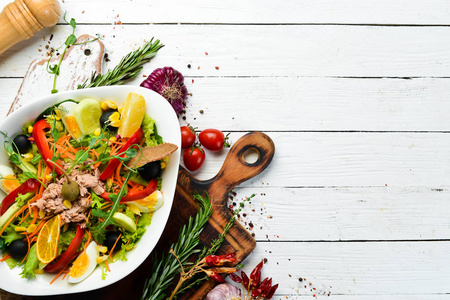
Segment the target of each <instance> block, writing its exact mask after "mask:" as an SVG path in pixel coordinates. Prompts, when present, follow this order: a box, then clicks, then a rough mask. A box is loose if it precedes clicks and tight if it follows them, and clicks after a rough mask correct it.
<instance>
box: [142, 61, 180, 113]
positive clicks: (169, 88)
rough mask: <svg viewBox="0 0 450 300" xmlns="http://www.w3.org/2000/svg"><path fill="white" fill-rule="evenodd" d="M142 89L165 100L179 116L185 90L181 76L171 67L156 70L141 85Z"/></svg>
mask: <svg viewBox="0 0 450 300" xmlns="http://www.w3.org/2000/svg"><path fill="white" fill-rule="evenodd" d="M141 86H142V87H145V88H148V89H151V90H153V91H155V92H157V93H158V94H160V95H162V96H163V97H164V98H166V100H167V101H169V103H170V104H171V105H172V107H173V109H174V110H175V112H176V113H177V114H179V113H180V112H181V111H182V110H183V107H184V105H185V102H184V101H185V100H186V98H187V89H186V86H185V85H184V77H183V75H182V74H181V73H180V72H178V71H177V70H175V69H174V68H172V67H164V68H160V69H156V70H155V71H153V72H152V74H150V76H148V77H147V78H146V79H145V80H144V81H143V82H142V83H141Z"/></svg>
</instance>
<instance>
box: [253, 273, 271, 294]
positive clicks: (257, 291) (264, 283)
mask: <svg viewBox="0 0 450 300" xmlns="http://www.w3.org/2000/svg"><path fill="white" fill-rule="evenodd" d="M268 281H269V278H267V277H266V278H264V280H263V281H262V282H261V284H260V285H259V286H258V287H257V288H256V289H254V290H253V292H252V297H258V296H260V295H261V296H262V292H263V291H265V290H266V287H267V282H268Z"/></svg>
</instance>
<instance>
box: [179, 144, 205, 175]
mask: <svg viewBox="0 0 450 300" xmlns="http://www.w3.org/2000/svg"><path fill="white" fill-rule="evenodd" d="M183 161H184V165H185V166H186V168H187V169H188V170H189V171H192V172H193V171H197V170H198V169H200V167H201V166H202V165H203V162H204V161H205V151H203V149H202V148H194V149H192V148H187V149H186V150H184V152H183Z"/></svg>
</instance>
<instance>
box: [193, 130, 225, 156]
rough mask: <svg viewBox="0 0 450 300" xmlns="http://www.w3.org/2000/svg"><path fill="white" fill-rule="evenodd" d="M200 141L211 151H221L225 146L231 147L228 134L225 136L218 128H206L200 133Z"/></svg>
mask: <svg viewBox="0 0 450 300" xmlns="http://www.w3.org/2000/svg"><path fill="white" fill-rule="evenodd" d="M198 139H199V140H200V143H201V144H202V145H203V146H204V147H205V148H206V149H208V150H210V151H220V150H222V149H223V147H230V145H229V144H228V141H227V140H228V135H227V136H225V135H224V134H223V133H222V131H220V130H218V129H205V130H203V131H202V132H200V134H199V135H198Z"/></svg>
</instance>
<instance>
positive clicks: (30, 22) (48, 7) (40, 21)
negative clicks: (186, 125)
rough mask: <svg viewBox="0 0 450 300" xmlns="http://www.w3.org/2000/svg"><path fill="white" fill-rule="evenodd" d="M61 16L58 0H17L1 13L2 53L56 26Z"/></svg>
mask: <svg viewBox="0 0 450 300" xmlns="http://www.w3.org/2000/svg"><path fill="white" fill-rule="evenodd" d="M60 16H61V7H60V5H59V2H58V1H57V0H15V1H14V2H12V3H9V4H8V5H7V6H6V7H5V8H4V9H3V11H2V12H1V13H0V55H1V54H2V53H3V52H5V51H6V50H7V49H9V48H10V47H11V46H13V45H15V44H17V43H19V42H21V41H23V40H27V39H29V38H30V37H32V36H33V35H34V34H35V33H36V32H37V31H39V30H41V29H43V28H44V27H51V26H54V25H55V24H56V23H57V22H58V20H59V17H60Z"/></svg>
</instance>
